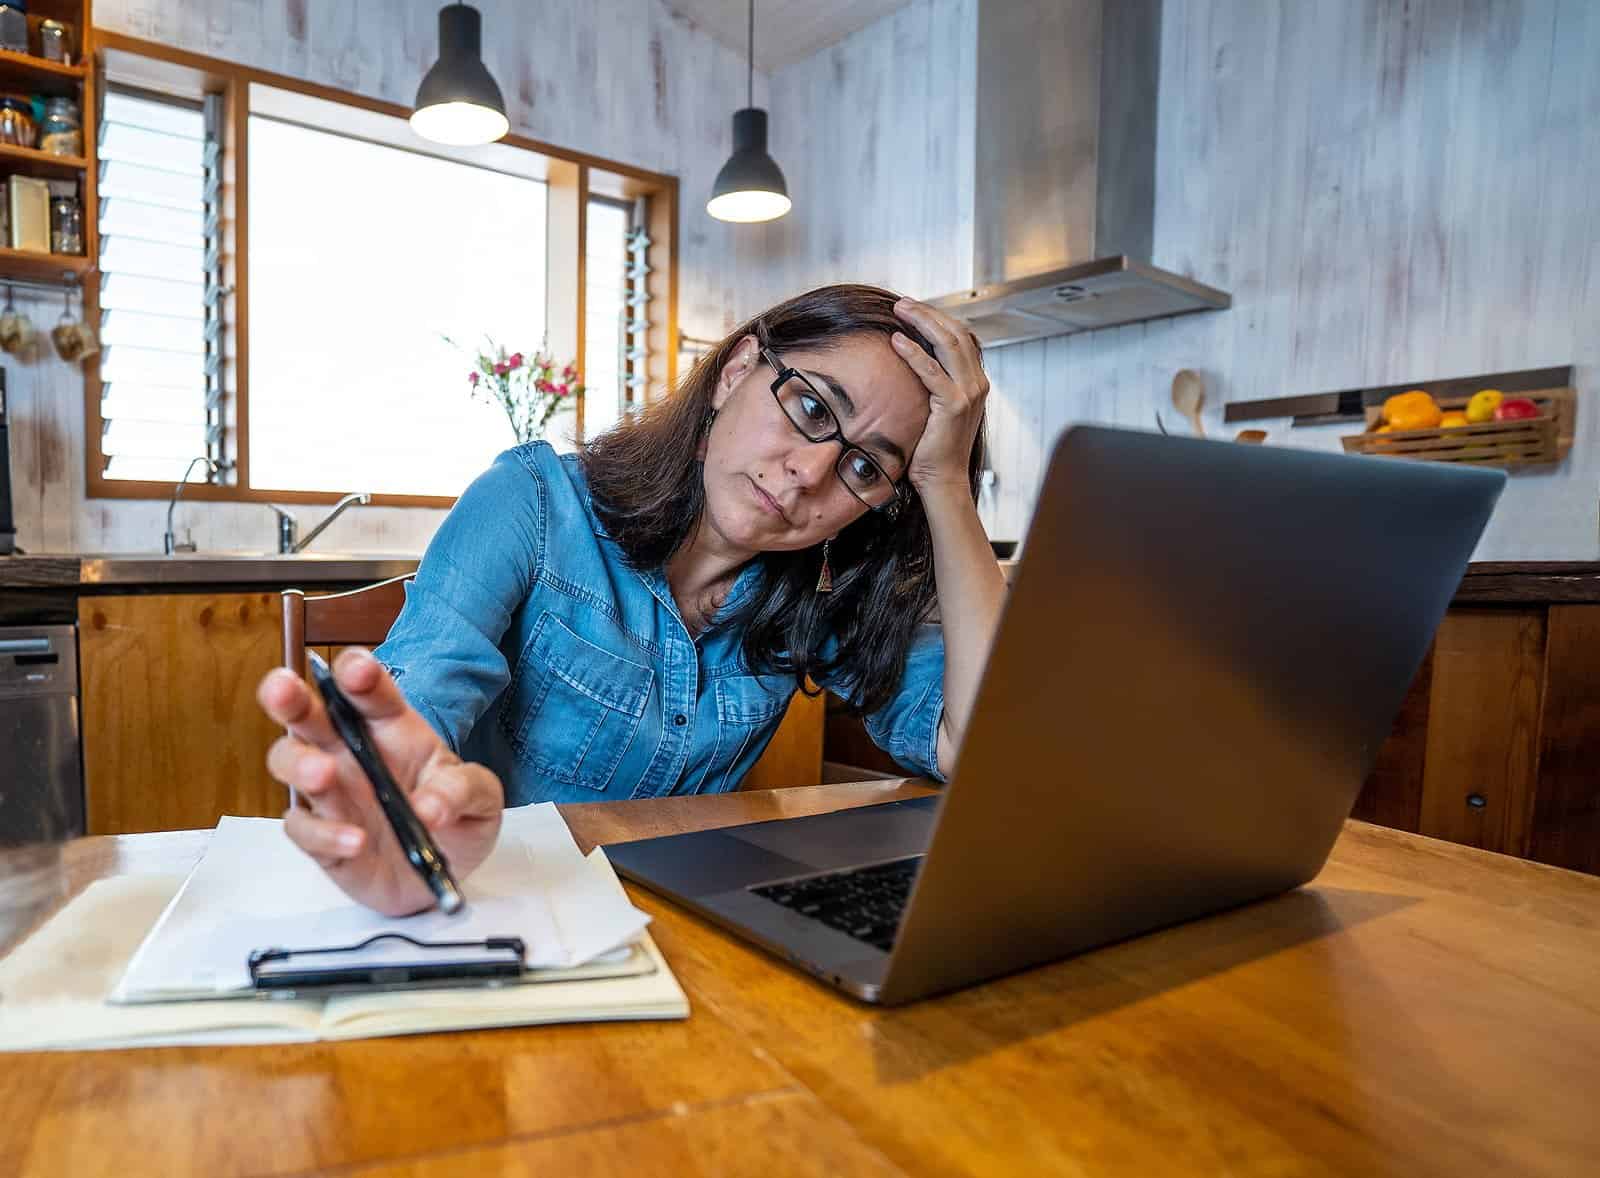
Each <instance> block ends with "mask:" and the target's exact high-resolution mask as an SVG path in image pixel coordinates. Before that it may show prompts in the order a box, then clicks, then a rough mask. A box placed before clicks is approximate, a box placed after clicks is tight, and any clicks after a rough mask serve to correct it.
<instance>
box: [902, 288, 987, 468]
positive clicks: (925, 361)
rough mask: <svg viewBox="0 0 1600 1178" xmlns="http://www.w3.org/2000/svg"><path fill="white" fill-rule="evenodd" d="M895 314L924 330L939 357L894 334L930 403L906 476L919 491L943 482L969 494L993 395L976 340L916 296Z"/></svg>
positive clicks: (904, 336) (949, 317)
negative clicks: (975, 446)
mask: <svg viewBox="0 0 1600 1178" xmlns="http://www.w3.org/2000/svg"><path fill="white" fill-rule="evenodd" d="M894 312H895V314H896V315H898V316H899V317H900V318H901V319H903V320H905V322H907V323H908V324H910V325H911V326H913V327H915V328H916V329H917V330H918V331H919V332H921V333H922V336H923V338H924V339H926V340H927V341H928V342H929V343H931V344H932V345H933V350H934V353H935V355H936V356H937V357H938V358H937V359H935V358H934V356H930V355H928V353H927V352H925V351H923V350H922V349H921V348H920V347H918V346H917V345H916V343H914V342H913V341H912V340H911V338H910V337H908V336H906V335H903V334H901V333H899V332H896V333H895V335H894V336H892V337H891V341H892V343H893V345H894V350H895V352H896V353H897V354H898V355H899V356H900V358H901V359H902V360H904V361H905V362H906V364H907V365H909V366H910V368H911V371H912V372H915V373H916V374H917V376H918V378H919V379H920V380H921V381H922V383H923V386H924V387H925V388H926V389H927V390H928V396H929V399H930V401H931V408H930V412H929V415H928V426H927V428H926V429H924V430H923V431H922V440H921V441H920V442H918V443H917V448H916V451H915V452H914V453H913V454H912V455H911V464H910V466H909V467H908V468H907V470H906V477H907V478H908V479H910V481H911V485H912V486H913V487H915V488H916V489H917V491H918V492H919V493H921V492H925V491H926V490H928V489H929V488H931V487H935V486H938V485H940V484H942V483H952V484H955V485H958V486H960V487H961V488H962V490H963V491H964V492H967V493H970V490H969V488H970V483H969V481H968V475H967V463H968V461H969V460H970V458H971V457H972V443H973V440H974V439H975V438H976V437H977V436H978V427H979V425H981V424H982V422H983V403H984V399H985V398H986V397H988V395H989V378H988V377H987V376H985V375H984V372H983V363H982V361H981V360H980V359H979V356H978V344H977V341H976V340H975V339H974V338H973V336H972V332H971V331H969V330H968V329H967V327H966V325H965V324H963V323H961V322H959V321H958V320H956V319H953V318H952V317H951V316H949V315H947V314H945V313H944V312H943V311H939V310H936V309H935V308H933V307H930V306H928V304H927V303H919V302H918V301H917V300H916V299H901V300H900V301H899V302H898V303H896V304H895V305H894Z"/></svg>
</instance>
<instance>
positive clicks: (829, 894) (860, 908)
mask: <svg viewBox="0 0 1600 1178" xmlns="http://www.w3.org/2000/svg"><path fill="white" fill-rule="evenodd" d="M921 867H922V856H921V855H913V856H911V857H910V858H909V859H896V860H894V861H893V862H891V863H878V864H874V865H873V866H871V867H853V868H851V869H850V870H849V871H834V872H830V873H828V874H827V875H812V876H808V877H806V878H805V879H791V880H785V881H784V882H782V883H774V884H763V885H761V886H760V887H753V888H751V889H750V890H751V891H752V892H754V893H755V894H756V895H758V896H764V897H766V898H767V899H768V900H771V901H773V902H774V903H776V904H782V905H783V906H784V907H785V908H789V909H792V910H794V911H795V912H798V913H799V914H800V915H801V916H809V917H811V919H813V920H820V921H821V922H822V923H823V924H825V925H827V926H828V927H829V928H832V929H838V930H839V931H840V932H841V933H844V934H846V935H847V936H852V937H854V938H855V939H856V940H858V941H865V942H866V943H867V944H869V945H874V946H876V947H877V948H879V949H882V950H883V951H884V952H885V953H887V952H889V950H890V949H891V948H892V947H893V946H894V934H895V930H896V929H897V928H899V927H900V917H901V915H902V914H903V913H904V912H905V907H906V900H907V898H909V897H910V895H911V885H912V883H913V882H914V881H915V880H916V878H917V872H918V871H919V870H920V869H921Z"/></svg>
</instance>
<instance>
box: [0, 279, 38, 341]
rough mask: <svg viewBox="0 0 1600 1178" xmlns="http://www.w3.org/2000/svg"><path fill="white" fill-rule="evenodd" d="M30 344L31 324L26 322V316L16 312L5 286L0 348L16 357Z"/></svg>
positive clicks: (0, 313)
mask: <svg viewBox="0 0 1600 1178" xmlns="http://www.w3.org/2000/svg"><path fill="white" fill-rule="evenodd" d="M32 342H33V324H32V323H30V322H29V321H28V317H27V316H26V315H24V314H23V313H22V312H21V311H18V310H17V308H16V304H15V302H14V301H13V300H12V296H11V288H10V287H9V286H7V287H6V306H5V310H4V311H0V348H3V349H5V350H6V351H7V352H10V353H11V354H12V355H13V356H17V355H21V354H22V353H23V352H26V351H27V350H28V345H29V344H31V343H32Z"/></svg>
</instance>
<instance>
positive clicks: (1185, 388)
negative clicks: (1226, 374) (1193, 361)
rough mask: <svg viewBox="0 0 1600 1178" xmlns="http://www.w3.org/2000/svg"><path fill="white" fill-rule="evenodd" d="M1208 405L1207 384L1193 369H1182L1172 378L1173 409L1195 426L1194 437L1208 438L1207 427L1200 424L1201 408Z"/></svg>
mask: <svg viewBox="0 0 1600 1178" xmlns="http://www.w3.org/2000/svg"><path fill="white" fill-rule="evenodd" d="M1205 403H1206V382H1205V381H1204V380H1202V379H1201V377H1200V374H1199V373H1198V372H1196V371H1195V370H1194V369H1192V368H1180V369H1179V370H1178V374H1177V375H1176V376H1174V377H1173V378H1172V407H1173V408H1174V409H1176V410H1177V411H1178V412H1179V413H1181V414H1183V415H1184V416H1185V417H1187V418H1188V419H1189V424H1190V425H1192V426H1194V436H1195V437H1197V438H1203V437H1205V436H1206V427H1205V426H1204V425H1202V424H1201V422H1200V408H1201V406H1203V405H1204V404H1205Z"/></svg>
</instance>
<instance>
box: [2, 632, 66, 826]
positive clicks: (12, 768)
mask: <svg viewBox="0 0 1600 1178" xmlns="http://www.w3.org/2000/svg"><path fill="white" fill-rule="evenodd" d="M82 833H83V759H82V755H81V752H80V744H79V735H78V640H77V627H75V626H5V627H0V847H7V846H17V845H20V844H22V843H37V842H59V841H61V840H62V839H69V838H75V837H76V836H78V835H81V834H82Z"/></svg>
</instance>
